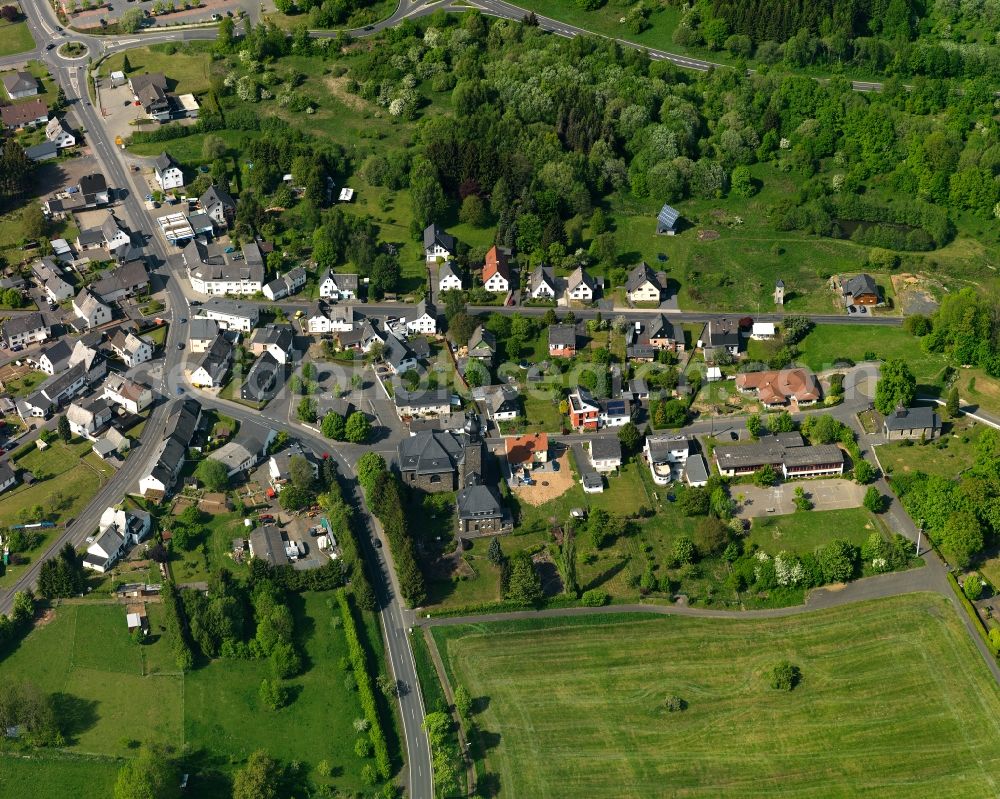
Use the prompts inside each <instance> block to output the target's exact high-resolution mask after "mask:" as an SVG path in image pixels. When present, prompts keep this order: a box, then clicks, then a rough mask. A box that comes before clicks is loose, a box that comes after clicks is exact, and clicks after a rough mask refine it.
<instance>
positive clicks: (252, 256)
mask: <svg viewBox="0 0 1000 799" xmlns="http://www.w3.org/2000/svg"><path fill="white" fill-rule="evenodd" d="M243 260H245V261H246V262H247V263H248V264H257V265H259V266H263V265H264V255H263V253H261V251H260V247H259V246H258V244H257V242H256V241H248V242H247V243H246V244H244V245H243Z"/></svg>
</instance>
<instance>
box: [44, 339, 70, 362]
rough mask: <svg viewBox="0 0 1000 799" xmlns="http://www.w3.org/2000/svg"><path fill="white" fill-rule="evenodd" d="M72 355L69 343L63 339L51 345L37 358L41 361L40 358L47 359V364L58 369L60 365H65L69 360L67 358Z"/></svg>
mask: <svg viewBox="0 0 1000 799" xmlns="http://www.w3.org/2000/svg"><path fill="white" fill-rule="evenodd" d="M72 354H73V348H72V347H70V345H69V343H68V342H66V341H65V339H59V341H57V342H55V343H54V344H52V345H51V346H50V347H46V348H45V349H44V350H42V351H41V353H40V354H39V356H38V358H39V360H41V358H42V357H47V358H48V360H49V362H50V363H51V364H52V365H53V366H55V367H56V368H58V366H59V365H60V364H65V362H66V361H68V360H69V356H70V355H72Z"/></svg>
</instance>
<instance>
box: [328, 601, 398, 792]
mask: <svg viewBox="0 0 1000 799" xmlns="http://www.w3.org/2000/svg"><path fill="white" fill-rule="evenodd" d="M337 602H338V603H339V604H340V616H341V618H342V619H343V622H344V638H345V639H346V640H347V654H348V657H349V658H350V661H351V667H352V669H353V670H354V679H355V681H356V682H357V684H358V698H359V700H360V701H361V710H362V712H363V713H364V714H365V718H366V719H367V720H368V724H369V725H370V729H369V730H368V736H369V737H370V738H371V742H372V748H373V749H374V750H375V767H376V768H377V769H378V773H379V775H380V776H381V777H382V779H384V780H387V779H389V775H390V774H391V772H392V768H391V766H390V763H389V747H388V746H387V745H386V742H385V733H383V732H382V725H381V723H380V721H379V716H378V709H377V707H376V705H375V691H374V690H373V689H372V679H371V675H370V674H369V673H368V664H367V659H366V658H365V652H364V650H363V649H362V648H361V639H360V637H359V635H358V627H357V623H356V621H355V619H354V612H353V611H352V610H351V603H350V600H349V599H348V598H347V594H346V593H344V592H343V591H338V592H337Z"/></svg>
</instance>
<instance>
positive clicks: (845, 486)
mask: <svg viewBox="0 0 1000 799" xmlns="http://www.w3.org/2000/svg"><path fill="white" fill-rule="evenodd" d="M799 487H801V488H802V489H803V490H804V491H805V492H806V495H807V496H808V497H809V499H811V500H812V503H813V508H814V510H839V509H841V508H859V507H861V503H862V500H864V497H865V491H866V490H867V487H866V486H862V485H858V484H857V483H853V482H851V481H850V480H842V479H835V480H793V481H791V482H788V483H782V484H781V485H777V486H772V487H771V488H759V487H757V486H755V485H748V484H742V485H737V486H734V487H733V489H732V494H733V497H734V498H738V497H739V495H742V496H743V497H744V500H743V502H742V504H741V505H740V508H739V510H738V511H737V513H736V515H737V516H740V517H742V518H744V519H750V518H753V517H755V516H770V515H780V514H786V513H795V489H796V488H799Z"/></svg>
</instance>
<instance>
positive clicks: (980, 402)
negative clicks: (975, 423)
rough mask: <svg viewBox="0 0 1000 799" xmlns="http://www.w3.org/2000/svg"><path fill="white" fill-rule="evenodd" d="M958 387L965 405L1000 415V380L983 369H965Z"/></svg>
mask: <svg viewBox="0 0 1000 799" xmlns="http://www.w3.org/2000/svg"><path fill="white" fill-rule="evenodd" d="M956 385H957V386H958V392H959V395H960V396H961V397H962V402H963V403H967V404H969V405H976V406H978V407H980V408H982V409H983V410H984V411H987V412H988V413H995V414H998V415H1000V380H998V379H997V378H995V377H990V376H989V375H988V374H986V373H985V372H984V371H983V370H982V369H963V370H962V372H961V374H960V375H959V378H958V381H957V383H956Z"/></svg>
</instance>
